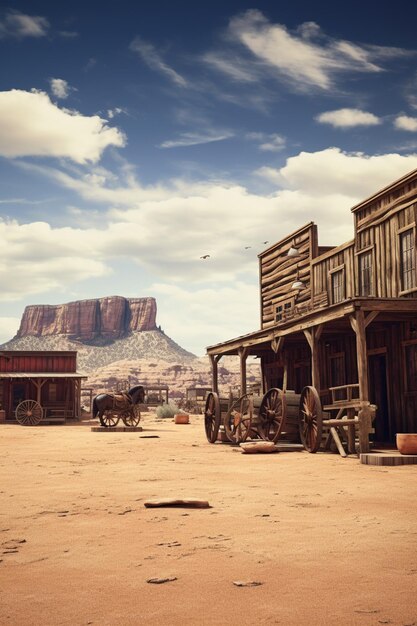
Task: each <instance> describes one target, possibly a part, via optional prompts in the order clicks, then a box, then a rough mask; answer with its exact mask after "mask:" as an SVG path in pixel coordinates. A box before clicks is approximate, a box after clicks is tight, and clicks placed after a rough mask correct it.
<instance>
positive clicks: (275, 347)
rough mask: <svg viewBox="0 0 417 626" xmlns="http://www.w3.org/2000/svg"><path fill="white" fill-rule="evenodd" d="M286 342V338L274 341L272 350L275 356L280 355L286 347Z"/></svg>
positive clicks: (274, 339)
mask: <svg viewBox="0 0 417 626" xmlns="http://www.w3.org/2000/svg"><path fill="white" fill-rule="evenodd" d="M284 341H285V337H274V338H273V339H272V341H271V348H272V350H273V351H274V352H275V354H278V352H279V351H280V350H281V349H282V347H283V345H284Z"/></svg>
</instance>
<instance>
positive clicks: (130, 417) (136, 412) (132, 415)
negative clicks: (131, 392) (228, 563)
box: [121, 404, 140, 426]
mask: <svg viewBox="0 0 417 626" xmlns="http://www.w3.org/2000/svg"><path fill="white" fill-rule="evenodd" d="M121 417H122V420H123V423H124V425H125V426H137V425H138V424H139V422H140V408H139V405H138V404H134V405H133V406H132V407H131V409H130V410H129V411H123V413H122V416H121Z"/></svg>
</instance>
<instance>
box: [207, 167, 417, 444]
mask: <svg viewBox="0 0 417 626" xmlns="http://www.w3.org/2000/svg"><path fill="white" fill-rule="evenodd" d="M352 213H353V218H354V238H353V239H352V240H351V241H348V242H346V243H344V244H342V245H340V246H337V247H328V246H327V247H320V246H319V243H318V235H317V227H316V226H315V224H313V223H312V222H311V223H309V224H306V225H305V226H303V227H302V228H300V229H299V230H297V231H296V232H294V233H291V234H290V235H288V237H285V239H282V240H281V241H279V242H278V243H276V244H274V245H273V246H271V247H269V248H268V249H267V250H265V251H264V252H262V253H261V254H260V255H259V274H260V309H261V328H260V330H257V331H255V332H253V333H250V334H249V335H246V336H242V337H238V338H235V339H231V340H229V341H225V342H224V343H221V344H217V345H214V346H210V347H209V348H208V349H207V352H208V354H209V356H210V359H211V363H212V371H213V390H215V391H216V390H217V367H218V363H219V360H220V359H221V357H222V356H223V355H226V354H235V355H239V356H240V363H241V390H242V393H244V392H245V390H246V373H245V371H246V359H247V357H248V355H249V354H250V355H255V356H257V357H259V358H260V360H261V367H262V375H263V386H264V392H265V391H266V390H267V389H269V388H271V387H280V388H284V389H292V390H295V391H296V392H301V390H302V389H303V387H304V386H306V385H313V386H314V387H315V388H316V389H317V390H318V392H319V395H320V397H321V399H322V403H323V404H326V403H329V402H331V401H332V398H331V394H330V392H329V389H330V388H334V387H338V386H346V385H349V384H355V383H357V384H358V393H359V398H360V400H361V401H365V402H366V401H370V402H371V403H372V404H375V405H377V407H378V409H377V413H376V418H375V421H374V424H373V426H374V429H375V435H374V439H375V440H376V441H379V442H391V441H393V440H394V437H395V433H397V432H417V270H416V221H417V220H416V215H417V170H415V171H413V172H411V173H410V174H408V175H406V176H404V177H403V178H401V179H400V180H398V181H396V182H394V183H392V184H391V185H389V186H388V187H386V188H384V189H382V190H380V191H378V192H377V193H375V194H374V195H372V196H371V197H370V198H368V199H366V200H364V201H363V202H361V203H360V204H357V205H356V206H354V207H353V208H352ZM333 400H334V397H333Z"/></svg>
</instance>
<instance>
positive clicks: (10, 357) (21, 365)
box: [0, 352, 77, 373]
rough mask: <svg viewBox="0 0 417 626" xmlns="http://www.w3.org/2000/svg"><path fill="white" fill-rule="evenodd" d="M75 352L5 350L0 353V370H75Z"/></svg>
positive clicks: (61, 371)
mask: <svg viewBox="0 0 417 626" xmlns="http://www.w3.org/2000/svg"><path fill="white" fill-rule="evenodd" d="M76 359H77V353H76V352H72V353H68V354H62V353H59V352H57V353H56V354H52V353H50V352H44V353H42V352H33V353H29V352H23V353H19V352H6V353H3V354H2V355H0V372H32V373H34V372H51V373H52V372H56V373H58V372H59V373H67V372H72V373H73V372H75V371H76Z"/></svg>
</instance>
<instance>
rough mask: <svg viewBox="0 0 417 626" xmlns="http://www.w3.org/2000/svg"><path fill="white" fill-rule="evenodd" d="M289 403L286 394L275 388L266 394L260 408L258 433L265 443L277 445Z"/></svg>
mask: <svg viewBox="0 0 417 626" xmlns="http://www.w3.org/2000/svg"><path fill="white" fill-rule="evenodd" d="M286 415H287V402H286V398H285V392H284V391H282V389H278V388H277V387H273V388H272V389H269V391H267V392H266V394H265V395H264V397H263V398H262V402H261V406H260V407H259V414H258V422H257V431H258V434H259V436H260V437H261V438H262V439H264V440H265V441H273V442H274V443H276V442H277V441H278V439H279V436H280V434H281V431H282V429H283V427H284V424H285V419H286Z"/></svg>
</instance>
